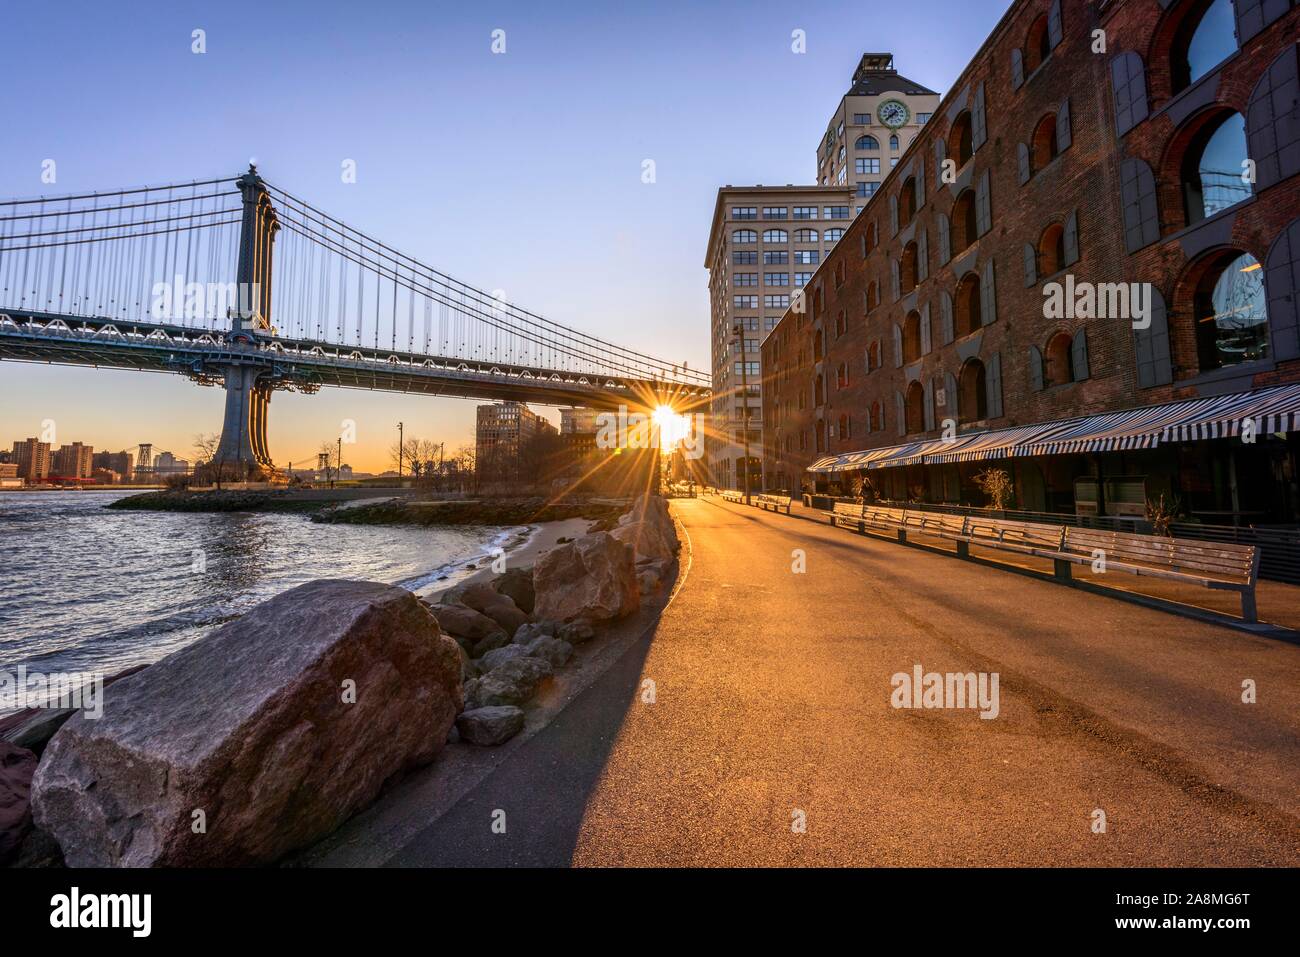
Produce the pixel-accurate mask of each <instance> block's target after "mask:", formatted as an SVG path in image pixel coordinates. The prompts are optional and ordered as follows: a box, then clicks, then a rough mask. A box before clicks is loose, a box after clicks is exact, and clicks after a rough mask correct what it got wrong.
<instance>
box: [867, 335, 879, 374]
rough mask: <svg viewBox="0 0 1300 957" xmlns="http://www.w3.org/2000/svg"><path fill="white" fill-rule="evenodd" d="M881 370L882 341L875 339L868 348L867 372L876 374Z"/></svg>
mask: <svg viewBox="0 0 1300 957" xmlns="http://www.w3.org/2000/svg"><path fill="white" fill-rule="evenodd" d="M879 368H880V340H879V339H874V340H872V342H871V345H869V346H867V371H868V372H874V371H875V370H877V369H879Z"/></svg>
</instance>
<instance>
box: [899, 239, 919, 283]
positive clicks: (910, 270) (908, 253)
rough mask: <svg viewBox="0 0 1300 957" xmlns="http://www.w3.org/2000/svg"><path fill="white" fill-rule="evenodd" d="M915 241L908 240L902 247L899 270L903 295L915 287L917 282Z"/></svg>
mask: <svg viewBox="0 0 1300 957" xmlns="http://www.w3.org/2000/svg"><path fill="white" fill-rule="evenodd" d="M916 255H917V254H916V243H915V242H910V243H908V244H907V245H906V246H904V247H903V260H902V264H901V268H900V272H899V276H900V281H901V283H902V285H901V286H900V290H901V292H902V294H903V295H904V296H906V295H907V294H908V293H909V292H911V291H912V290H913V289H915V288H916V282H917V278H916V277H917V260H916Z"/></svg>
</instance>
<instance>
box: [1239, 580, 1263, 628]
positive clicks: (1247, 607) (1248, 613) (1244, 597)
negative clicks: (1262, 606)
mask: <svg viewBox="0 0 1300 957" xmlns="http://www.w3.org/2000/svg"><path fill="white" fill-rule="evenodd" d="M1241 618H1242V620H1243V621H1248V622H1250V623H1251V624H1254V623H1255V622H1257V621H1259V611H1258V609H1256V607H1255V589H1253V588H1252V589H1251V590H1250V591H1244V592H1242V593H1241Z"/></svg>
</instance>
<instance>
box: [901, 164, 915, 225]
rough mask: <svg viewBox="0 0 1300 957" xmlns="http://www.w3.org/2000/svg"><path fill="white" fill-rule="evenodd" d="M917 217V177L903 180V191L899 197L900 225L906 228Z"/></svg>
mask: <svg viewBox="0 0 1300 957" xmlns="http://www.w3.org/2000/svg"><path fill="white" fill-rule="evenodd" d="M915 215H916V177H915V176H909V177H908V178H907V179H905V180H903V190H902V193H901V194H900V195H899V197H898V225H899V226H900V227H901V226H906V225H907V224H908V223H910V222H911V221H912V217H914V216H915Z"/></svg>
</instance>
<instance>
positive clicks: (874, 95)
mask: <svg viewBox="0 0 1300 957" xmlns="http://www.w3.org/2000/svg"><path fill="white" fill-rule="evenodd" d="M938 105H939V94H938V93H936V92H935V91H934V90H931V89H929V88H927V87H925V86H923V85H922V84H920V83H917V82H916V81H915V80H909V79H908V78H907V77H905V76H903V75H901V74H900V73H899V72H898V71H897V70H896V69H895V68H894V55H893V54H892V53H864V54H863V55H862V60H861V61H860V62H859V63H858V68H857V70H855V71H854V73H853V85H852V86H851V87H850V88H849V91H848V92H847V93H845V94H844V96H842V97H841V98H840V102H839V106H838V107H837V108H836V110H835V113H834V114H833V115H832V116H831V121H830V124H829V125H828V126H827V128H826V133H825V135H824V136H823V137H822V141H821V143H820V144H819V145H818V148H817V182H818V184H820V185H822V186H841V187H844V188H846V189H849V190H851V191H852V193H853V204H854V212H855V214H856V212H857V211H858V210H860V209H861V208H862V207H863V206H865V205H866V204H867V200H869V199H870V198H871V196H872V194H873V193H875V191H876V189H877V188H878V187H879V186H880V184H881V182H882V181H883V180H884V179H885V177H886V176H888V175H889V171H890V170H891V169H893V168H894V166H895V165H897V163H898V160H899V158H900V157H901V156H902V155H903V153H904V152H905V151H906V150H907V147H908V146H909V145H910V144H911V142H912V140H913V138H914V137H915V136H916V134H917V133H918V132H920V130H921V127H922V126H924V125H925V123H926V122H927V121H928V120H929V119H930V115H931V114H932V113H933V112H934V110H935V109H936V108H937V107H938Z"/></svg>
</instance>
